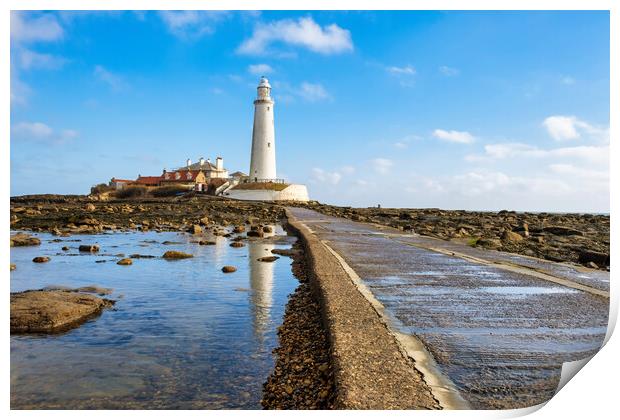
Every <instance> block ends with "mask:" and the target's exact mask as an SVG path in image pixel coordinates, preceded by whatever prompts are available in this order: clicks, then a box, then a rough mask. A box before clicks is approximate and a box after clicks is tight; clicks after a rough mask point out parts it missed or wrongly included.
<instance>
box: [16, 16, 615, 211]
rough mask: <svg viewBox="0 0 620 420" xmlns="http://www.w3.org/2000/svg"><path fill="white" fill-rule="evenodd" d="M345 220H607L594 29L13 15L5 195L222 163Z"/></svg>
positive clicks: (75, 189) (370, 20) (532, 23)
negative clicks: (355, 210)
mask: <svg viewBox="0 0 620 420" xmlns="http://www.w3.org/2000/svg"><path fill="white" fill-rule="evenodd" d="M263 74H264V75H266V76H267V77H269V79H270V81H271V83H272V85H273V96H274V97H275V100H276V105H275V113H276V114H275V120H276V150H277V160H278V161H277V162H278V175H279V176H282V177H286V178H287V179H289V180H291V181H294V182H300V183H305V184H307V185H308V188H309V191H310V195H311V197H312V198H315V199H318V200H320V201H322V202H328V203H333V204H341V205H353V206H374V205H376V204H381V205H382V206H385V207H387V206H395V207H441V208H453V209H460V208H462V209H486V210H499V209H503V208H510V209H516V210H534V211H595V212H608V211H609V14H608V13H607V12H568V11H565V12H475V11H472V12H449V11H442V12H432V11H424V12H379V11H369V12H332V11H325V12H317V11H309V12H135V13H134V12H13V13H12V16H11V194H12V195H21V194H30V193H86V192H88V190H89V188H90V186H91V185H94V184H96V183H99V182H107V181H108V180H109V179H110V178H111V177H113V176H114V177H119V178H135V177H136V176H137V175H138V174H141V175H159V174H160V173H161V171H162V169H163V168H168V169H170V168H174V167H177V166H181V165H182V164H183V163H184V162H185V159H187V158H188V157H189V158H191V159H192V160H196V159H198V158H199V157H201V156H204V157H205V158H207V157H210V158H211V159H214V158H215V157H216V156H218V155H221V156H222V157H223V158H224V162H225V165H226V167H227V168H228V169H229V170H230V171H237V170H241V171H244V172H246V173H247V171H248V166H249V155H250V142H251V132H252V113H253V105H252V101H253V99H254V97H255V95H256V90H255V88H256V85H257V82H258V79H259V77H260V76H261V75H263Z"/></svg>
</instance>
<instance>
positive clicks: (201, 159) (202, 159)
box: [200, 157, 205, 166]
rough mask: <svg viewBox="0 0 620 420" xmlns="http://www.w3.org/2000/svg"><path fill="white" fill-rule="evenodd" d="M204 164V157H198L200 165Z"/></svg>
mask: <svg viewBox="0 0 620 420" xmlns="http://www.w3.org/2000/svg"><path fill="white" fill-rule="evenodd" d="M204 164H205V158H202V157H201V158H200V166H204Z"/></svg>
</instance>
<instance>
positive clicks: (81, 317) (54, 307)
mask: <svg viewBox="0 0 620 420" xmlns="http://www.w3.org/2000/svg"><path fill="white" fill-rule="evenodd" d="M112 305H114V301H112V300H108V299H102V298H99V297H96V296H92V295H89V294H84V293H75V292H65V291H45V290H29V291H26V292H18V293H11V334H13V333H55V332H61V331H66V330H68V329H71V328H74V327H77V326H78V325H80V324H81V323H83V322H84V321H86V320H87V319H89V318H91V317H93V316H95V315H98V314H100V313H101V311H102V310H103V309H104V308H109V307H111V306H112Z"/></svg>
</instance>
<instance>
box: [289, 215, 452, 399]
mask: <svg viewBox="0 0 620 420" xmlns="http://www.w3.org/2000/svg"><path fill="white" fill-rule="evenodd" d="M287 218H288V224H289V227H290V228H291V229H292V230H293V231H294V232H295V233H296V234H297V235H298V237H299V238H300V240H301V241H302V243H303V245H304V247H305V253H306V258H307V263H308V264H307V267H308V277H309V280H310V284H311V286H312V289H313V291H314V293H315V294H316V296H317V298H318V300H319V302H320V304H321V312H322V314H321V315H322V318H323V323H324V325H325V328H326V330H327V333H328V336H329V341H330V351H331V358H332V365H333V368H334V381H335V387H336V390H335V391H336V397H335V405H336V408H341V409H439V408H442V407H441V406H440V405H439V403H438V402H437V400H436V399H435V398H434V396H433V394H432V392H431V389H430V387H429V386H428V385H427V384H426V383H425V381H424V379H423V376H422V374H421V373H420V371H418V370H417V369H416V367H415V365H414V363H413V361H412V360H411V359H410V358H409V357H407V356H406V355H405V354H404V352H403V351H402V349H401V348H400V347H399V344H398V342H397V340H396V339H395V337H394V336H393V335H392V334H391V333H390V331H389V330H388V328H387V326H386V324H385V323H384V321H383V320H382V318H381V316H380V315H379V314H378V313H377V311H376V310H375V309H374V308H373V306H372V305H371V304H370V302H369V301H368V300H367V299H366V298H365V297H364V296H363V295H362V294H361V293H360V291H359V290H358V288H357V287H356V286H355V284H354V283H353V282H352V281H351V278H350V277H349V275H348V274H347V272H346V271H345V269H344V268H343V266H342V265H341V264H340V263H339V261H338V259H337V258H336V257H335V256H334V255H333V254H332V253H331V252H330V251H329V250H328V248H327V247H326V246H325V245H324V244H323V243H321V241H320V240H319V239H318V238H317V237H316V236H315V235H313V234H312V232H311V231H310V230H309V229H308V228H307V227H306V226H305V225H304V224H303V223H301V222H299V221H298V220H297V219H296V218H295V217H294V216H293V215H292V214H291V213H290V212H289V211H288V210H287Z"/></svg>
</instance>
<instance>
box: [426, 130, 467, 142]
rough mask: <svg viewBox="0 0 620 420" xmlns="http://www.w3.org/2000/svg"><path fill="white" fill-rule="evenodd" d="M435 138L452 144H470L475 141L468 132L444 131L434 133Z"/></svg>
mask: <svg viewBox="0 0 620 420" xmlns="http://www.w3.org/2000/svg"><path fill="white" fill-rule="evenodd" d="M433 137H435V138H438V139H440V140H444V141H447V142H450V143H462V144H470V143H473V142H474V141H475V137H474V136H472V135H471V134H470V133H468V132H467V131H455V130H442V129H439V128H438V129H436V130H435V131H433Z"/></svg>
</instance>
